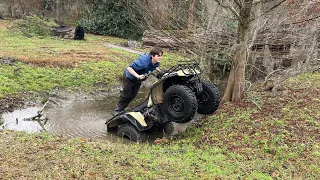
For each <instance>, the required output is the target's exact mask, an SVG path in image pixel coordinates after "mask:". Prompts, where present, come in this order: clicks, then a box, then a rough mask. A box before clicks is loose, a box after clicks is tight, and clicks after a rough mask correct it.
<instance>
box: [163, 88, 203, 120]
mask: <svg viewBox="0 0 320 180" xmlns="http://www.w3.org/2000/svg"><path fill="white" fill-rule="evenodd" d="M197 106H198V104H197V98H196V96H195V94H194V93H193V91H192V90H191V89H189V88H188V87H186V86H183V85H174V86H171V87H169V88H168V89H167V90H166V92H165V93H164V97H163V110H164V112H165V113H166V114H167V115H168V116H169V118H170V119H171V120H172V121H173V122H176V123H186V122H189V121H190V120H191V119H192V118H193V116H194V114H195V113H196V111H197Z"/></svg>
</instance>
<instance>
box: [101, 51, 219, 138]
mask: <svg viewBox="0 0 320 180" xmlns="http://www.w3.org/2000/svg"><path fill="white" fill-rule="evenodd" d="M162 54H163V53H162V50H161V49H159V48H153V49H152V50H151V51H150V53H147V54H145V55H142V56H140V57H139V58H138V59H137V60H135V61H133V62H132V63H131V64H130V66H129V67H128V68H127V69H126V70H125V74H124V80H123V91H122V92H121V95H120V99H119V101H118V104H117V107H116V109H115V114H114V116H113V117H112V118H111V119H108V120H107V122H106V124H107V127H108V128H117V135H118V136H121V137H128V138H129V139H130V140H132V141H135V142H143V141H146V140H147V131H152V130H154V129H158V128H159V127H160V128H161V127H162V128H163V127H165V126H166V125H167V124H168V123H170V122H176V123H187V122H189V121H191V120H192V119H193V117H194V115H195V113H199V114H211V113H214V112H215V111H216V110H217V108H218V106H219V103H220V94H219V90H218V88H217V87H216V86H215V85H213V84H211V83H208V82H202V81H201V80H200V74H201V70H200V68H199V64H198V63H197V62H196V61H180V62H179V63H178V64H177V65H175V66H172V67H171V68H169V69H168V70H166V71H165V73H162V72H161V70H160V68H159V65H160V61H161V57H162ZM154 69H156V70H157V71H158V74H157V75H155V76H156V77H157V79H158V81H157V82H156V83H154V84H153V85H152V86H151V87H150V91H149V94H148V97H147V98H146V99H145V101H144V102H142V103H141V104H140V105H138V106H136V107H135V108H133V109H132V110H131V111H129V112H125V111H124V110H125V108H126V107H127V106H128V104H129V103H130V101H131V100H132V99H134V98H135V96H136V95H137V93H138V90H139V88H140V85H141V80H144V79H145V78H146V77H147V76H148V75H150V74H152V75H154V73H152V71H153V70H154Z"/></svg>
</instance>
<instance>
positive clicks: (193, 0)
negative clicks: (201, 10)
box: [188, 0, 196, 31]
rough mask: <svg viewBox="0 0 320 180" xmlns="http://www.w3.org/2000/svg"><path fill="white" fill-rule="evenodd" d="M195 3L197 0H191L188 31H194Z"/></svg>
mask: <svg viewBox="0 0 320 180" xmlns="http://www.w3.org/2000/svg"><path fill="white" fill-rule="evenodd" d="M195 2H196V0H190V4H189V13H188V31H191V30H192V28H193V24H194V12H195Z"/></svg>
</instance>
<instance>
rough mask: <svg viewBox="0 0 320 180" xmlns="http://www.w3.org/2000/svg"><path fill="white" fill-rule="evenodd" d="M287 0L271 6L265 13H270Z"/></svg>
mask: <svg viewBox="0 0 320 180" xmlns="http://www.w3.org/2000/svg"><path fill="white" fill-rule="evenodd" d="M286 1H287V0H282V1H280V2H279V3H278V4H276V5H274V6H273V7H271V8H270V9H269V10H267V11H266V12H265V13H268V12H270V11H272V10H274V9H275V8H277V7H278V6H280V5H281V4H282V3H284V2H286Z"/></svg>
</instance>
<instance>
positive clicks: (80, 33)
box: [74, 26, 84, 40]
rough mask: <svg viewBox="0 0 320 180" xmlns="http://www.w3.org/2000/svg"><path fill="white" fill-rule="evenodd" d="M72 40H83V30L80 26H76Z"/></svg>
mask: <svg viewBox="0 0 320 180" xmlns="http://www.w3.org/2000/svg"><path fill="white" fill-rule="evenodd" d="M74 39H75V40H83V39H84V29H83V27H81V26H77V27H76V29H75V31H74Z"/></svg>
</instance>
